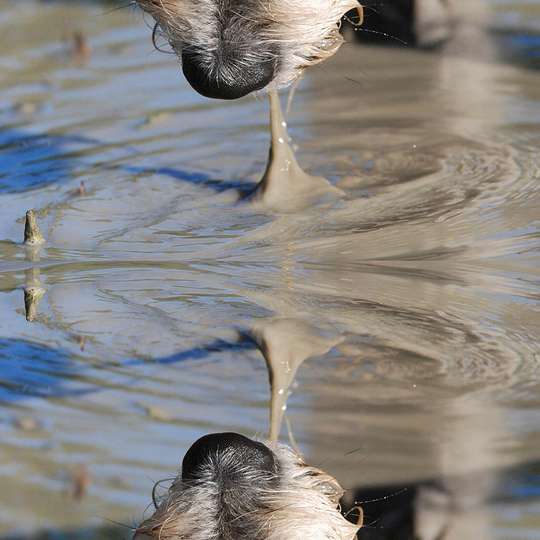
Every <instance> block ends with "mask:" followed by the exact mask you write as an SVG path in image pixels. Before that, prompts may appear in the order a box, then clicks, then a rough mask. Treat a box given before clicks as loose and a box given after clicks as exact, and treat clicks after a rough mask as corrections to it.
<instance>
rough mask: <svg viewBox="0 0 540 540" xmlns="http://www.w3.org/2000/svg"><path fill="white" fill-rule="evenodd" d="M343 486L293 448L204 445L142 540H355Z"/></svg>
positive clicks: (220, 437) (227, 438)
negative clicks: (345, 510)
mask: <svg viewBox="0 0 540 540" xmlns="http://www.w3.org/2000/svg"><path fill="white" fill-rule="evenodd" d="M342 494H343V490H342V488H341V487H340V486H339V484H338V483H337V481H336V480H335V479H334V478H333V477H331V476H330V475H328V474H326V473H325V472H323V471H321V470H320V469H317V468H315V467H311V466H308V465H306V463H304V461H303V460H302V458H301V457H300V456H299V455H298V454H297V453H295V452H294V451H293V450H291V449H290V448H288V447H286V446H284V445H280V444H264V443H261V442H257V441H253V440H251V439H248V438H246V437H243V436H242V435H238V434H235V433H218V434H213V435H208V436H206V437H203V438H202V439H199V440H198V441H197V442H196V443H195V444H194V445H193V446H192V447H191V448H190V450H189V451H188V452H187V454H186V456H185V458H184V461H183V464H182V471H181V473H180V474H179V476H178V477H177V478H176V479H175V480H174V481H173V483H172V485H171V487H170V488H169V490H168V492H167V494H166V495H165V496H164V497H163V499H162V500H161V501H159V503H158V504H157V509H156V511H155V513H154V515H153V516H152V517H150V518H149V519H147V520H146V521H144V522H143V523H142V524H141V525H140V526H139V527H138V529H137V531H136V536H139V535H141V536H146V537H151V538H155V539H156V540H157V539H159V540H173V539H178V540H180V539H182V540H305V539H306V538H309V539H311V540H352V539H353V538H356V532H357V530H358V528H359V527H358V526H356V525H353V524H352V523H349V522H348V521H347V520H346V519H345V518H344V517H343V516H342V515H341V513H340V512H339V509H338V504H339V499H340V498H341V496H342Z"/></svg>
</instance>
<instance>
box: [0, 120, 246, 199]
mask: <svg viewBox="0 0 540 540" xmlns="http://www.w3.org/2000/svg"><path fill="white" fill-rule="evenodd" d="M108 145H109V143H107V142H106V141H101V140H98V139H95V138H92V137H86V136H83V135H76V134H73V135H54V134H50V133H34V132H31V131H24V130H19V129H9V128H8V129H4V130H0V193H21V192H25V191H30V190H33V189H39V188H43V187H46V186H49V185H51V184H62V183H66V182H68V181H69V180H71V179H73V178H76V177H83V176H84V175H85V174H88V172H89V169H88V164H86V163H85V162H84V156H85V153H87V152H92V151H93V150H94V149H100V150H106V148H107V146H108ZM128 152H129V154H130V155H131V156H132V157H133V154H137V153H138V152H137V151H136V150H135V149H133V148H131V149H128ZM91 167H92V168H96V167H98V168H101V169H102V170H104V171H110V170H113V171H120V172H122V173H123V174H125V175H128V176H130V177H137V178H139V177H145V176H153V175H160V176H165V177H168V178H171V179H173V180H176V181H179V182H185V183H189V184H193V185H196V186H204V187H208V188H211V189H212V190H214V191H215V192H217V193H222V192H224V191H228V190H232V189H234V190H238V191H240V192H242V193H243V192H246V193H247V192H248V191H249V190H250V189H253V184H252V183H251V182H248V181H242V180H237V181H228V180H224V179H220V178H215V177H212V176H210V175H209V174H206V173H204V172H200V171H188V170H183V169H181V168H176V167H163V166H156V167H153V166H151V165H150V166H144V167H142V166H135V165H131V164H114V165H111V164H102V165H100V164H98V165H94V166H92V165H91Z"/></svg>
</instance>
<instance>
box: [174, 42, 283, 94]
mask: <svg viewBox="0 0 540 540" xmlns="http://www.w3.org/2000/svg"><path fill="white" fill-rule="evenodd" d="M276 67H277V60H276V58H275V55H273V54H270V53H269V54H268V55H267V58H264V59H262V60H259V61H251V62H249V63H248V62H246V61H245V59H241V58H237V59H230V58H227V57H226V56H224V58H219V59H215V60H214V61H213V62H212V67H211V69H209V68H208V62H207V59H206V58H205V57H204V56H203V54H201V53H200V52H192V51H184V52H182V71H183V72H184V75H185V77H186V79H187V81H188V82H189V84H190V85H191V86H192V87H193V89H194V90H196V91H197V92H198V93H199V94H201V95H203V96H205V97H208V98H215V99H238V98H241V97H243V96H246V95H247V94H250V93H251V92H255V91H257V90H262V89H263V88H264V87H265V86H268V84H270V83H271V82H272V80H273V78H274V76H275V73H276Z"/></svg>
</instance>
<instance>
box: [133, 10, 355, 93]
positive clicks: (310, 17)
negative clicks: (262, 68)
mask: <svg viewBox="0 0 540 540" xmlns="http://www.w3.org/2000/svg"><path fill="white" fill-rule="evenodd" d="M137 2H138V4H139V5H140V6H141V8H142V9H143V10H145V11H146V12H148V13H149V14H150V15H152V17H153V18H154V19H155V21H156V24H157V29H159V31H160V32H161V33H162V34H163V36H164V37H165V38H166V39H167V41H168V42H169V43H170V45H171V47H172V48H173V50H174V51H175V52H176V53H177V54H178V55H179V56H180V55H181V53H182V51H183V50H184V49H186V48H194V49H197V50H198V51H204V52H205V53H206V54H207V58H208V63H207V69H208V71H209V72H211V70H212V60H211V59H212V57H215V54H219V48H220V47H221V46H222V43H223V41H222V40H223V33H222V28H220V27H219V20H220V15H222V14H223V13H224V12H225V11H228V13H229V14H230V13H231V11H232V12H233V14H234V16H233V17H232V18H230V23H231V24H230V27H229V28H228V31H229V35H230V36H231V37H230V38H229V39H230V40H234V42H235V43H236V42H238V46H239V47H240V48H242V52H243V54H244V55H249V54H253V55H257V54H261V53H260V52H258V50H260V47H258V46H260V44H261V43H266V44H268V45H271V46H273V47H269V48H267V49H266V51H267V52H266V53H265V54H266V56H268V54H275V55H277V56H278V59H279V69H278V72H277V73H276V76H275V77H274V80H273V82H272V83H271V85H270V86H272V87H273V88H279V87H283V86H286V85H288V84H290V83H291V82H293V81H294V80H295V79H296V78H297V77H298V76H299V75H300V74H301V73H302V71H303V70H304V69H305V68H306V67H308V66H310V65H313V64H316V63H318V62H320V61H322V60H324V59H325V58H328V57H329V56H331V55H332V54H334V53H335V52H336V51H337V50H338V49H339V47H340V45H341V43H342V38H341V35H340V34H339V23H340V20H341V18H342V17H343V15H344V14H345V13H347V12H348V11H350V10H351V9H355V8H356V9H361V7H360V4H359V3H358V1H357V0H137ZM251 45H253V46H251ZM269 50H273V51H279V52H274V53H269V52H268V51H269ZM246 58H247V56H246ZM253 60H257V58H253V57H252V58H251V59H250V62H247V63H251V64H253ZM260 60H261V61H264V60H268V58H264V57H262V58H260ZM233 76H234V74H233V73H231V77H233Z"/></svg>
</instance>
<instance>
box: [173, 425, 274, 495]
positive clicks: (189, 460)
mask: <svg viewBox="0 0 540 540" xmlns="http://www.w3.org/2000/svg"><path fill="white" fill-rule="evenodd" d="M278 473H279V465H278V462H277V459H276V458H275V456H274V452H272V450H270V448H268V447H267V446H266V445H264V444H262V443H260V442H257V441H253V440H251V439H248V438H247V437H244V436H243V435H239V434H238V433H213V434H212V435H205V436H204V437H201V438H200V439H199V440H198V441H196V442H195V443H194V444H193V445H192V446H191V448H190V449H189V450H188V451H187V453H186V455H185V456H184V460H183V461H182V480H188V481H195V482H197V481H201V480H203V481H204V480H205V479H208V477H215V478H218V479H219V482H220V483H222V484H223V485H237V486H238V485H239V484H242V483H243V480H247V479H248V478H251V479H253V478H255V477H258V478H259V479H263V481H264V480H266V481H268V482H269V483H270V484H273V483H274V482H277V478H278Z"/></svg>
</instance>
